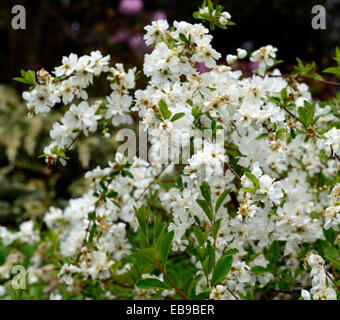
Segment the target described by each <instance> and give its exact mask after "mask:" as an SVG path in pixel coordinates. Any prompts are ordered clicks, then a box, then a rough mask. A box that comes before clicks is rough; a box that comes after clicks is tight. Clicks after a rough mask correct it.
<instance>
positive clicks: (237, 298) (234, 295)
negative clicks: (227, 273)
mask: <svg viewBox="0 0 340 320" xmlns="http://www.w3.org/2000/svg"><path fill="white" fill-rule="evenodd" d="M227 290H228V292H229V293H230V294H231V295H232V296H233V297H234V298H235V299H236V300H241V299H240V298H239V297H238V296H237V295H236V294H235V293H234V292H232V291H231V290H230V289H229V288H227Z"/></svg>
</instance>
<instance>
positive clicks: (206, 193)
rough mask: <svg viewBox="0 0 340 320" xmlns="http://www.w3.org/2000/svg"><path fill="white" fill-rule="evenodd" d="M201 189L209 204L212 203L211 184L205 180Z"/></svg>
mask: <svg viewBox="0 0 340 320" xmlns="http://www.w3.org/2000/svg"><path fill="white" fill-rule="evenodd" d="M200 189H201V193H202V196H203V198H204V199H205V200H206V201H207V202H208V204H209V205H210V204H211V190H210V186H209V184H208V183H207V182H205V181H204V182H203V183H202V184H201V186H200Z"/></svg>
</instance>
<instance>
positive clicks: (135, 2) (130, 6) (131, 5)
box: [118, 0, 143, 16]
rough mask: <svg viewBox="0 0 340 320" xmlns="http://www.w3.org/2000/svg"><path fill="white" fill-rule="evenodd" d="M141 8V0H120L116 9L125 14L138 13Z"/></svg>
mask: <svg viewBox="0 0 340 320" xmlns="http://www.w3.org/2000/svg"><path fill="white" fill-rule="evenodd" d="M142 9H143V0H121V1H120V2H119V6H118V10H119V12H120V13H122V14H125V15H126V16H131V15H135V14H138V13H140V12H141V11H142Z"/></svg>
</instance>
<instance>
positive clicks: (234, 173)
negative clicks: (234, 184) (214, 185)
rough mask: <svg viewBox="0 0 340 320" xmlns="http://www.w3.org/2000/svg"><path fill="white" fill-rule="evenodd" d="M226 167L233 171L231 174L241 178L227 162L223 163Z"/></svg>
mask: <svg viewBox="0 0 340 320" xmlns="http://www.w3.org/2000/svg"><path fill="white" fill-rule="evenodd" d="M225 164H226V166H227V167H228V169H229V170H230V171H231V172H232V173H233V175H234V176H235V177H236V178H237V179H238V180H241V177H240V176H239V175H238V174H237V173H236V171H235V170H234V169H233V167H232V166H231V165H230V164H229V163H227V162H226V163H225Z"/></svg>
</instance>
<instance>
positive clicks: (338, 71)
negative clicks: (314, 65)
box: [323, 67, 340, 74]
mask: <svg viewBox="0 0 340 320" xmlns="http://www.w3.org/2000/svg"><path fill="white" fill-rule="evenodd" d="M323 72H327V73H334V74H340V67H331V68H327V69H325V70H323Z"/></svg>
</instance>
